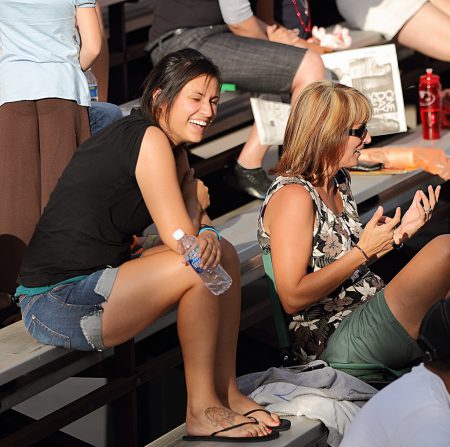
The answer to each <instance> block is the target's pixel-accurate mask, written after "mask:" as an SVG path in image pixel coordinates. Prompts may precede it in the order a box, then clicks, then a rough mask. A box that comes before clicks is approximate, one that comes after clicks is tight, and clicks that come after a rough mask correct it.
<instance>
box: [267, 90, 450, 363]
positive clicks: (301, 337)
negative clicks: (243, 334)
mask: <svg viewBox="0 0 450 447" xmlns="http://www.w3.org/2000/svg"><path fill="white" fill-rule="evenodd" d="M370 117H371V107H370V104H369V102H368V100H367V99H366V98H365V97H364V96H363V95H362V94H361V93H360V92H359V91H357V90H355V89H353V88H350V87H346V86H344V85H340V84H334V83H331V82H327V81H323V82H315V83H313V84H311V85H310V86H308V87H307V88H306V89H305V90H304V91H303V92H302V93H301V95H300V97H299V99H298V101H297V103H296V104H295V106H294V107H293V109H292V112H291V116H290V118H289V122H288V125H287V129H286V135H285V144H284V147H285V151H284V153H283V155H282V157H281V159H280V161H279V163H278V166H277V173H278V174H279V176H278V177H277V178H276V180H275V181H274V182H273V184H272V186H271V187H270V189H269V191H268V194H267V197H266V199H265V201H264V203H263V206H262V208H261V214H260V218H259V223H258V238H259V243H260V245H261V247H262V249H263V251H264V252H265V253H270V254H271V257H272V262H273V268H274V274H275V280H276V286H277V289H278V293H279V296H280V300H281V303H282V305H283V307H284V309H285V311H286V312H287V313H288V314H290V315H292V322H291V324H290V330H291V335H292V338H293V340H294V347H295V349H296V352H297V354H298V356H299V357H303V358H307V357H309V358H321V359H324V360H325V361H328V362H333V363H342V364H350V365H352V364H361V363H364V364H377V365H380V364H381V365H384V366H387V367H389V368H392V369H401V368H403V367H404V366H405V365H407V364H408V363H409V362H410V361H412V360H414V359H415V358H417V357H420V355H421V352H420V350H419V348H418V346H417V344H416V342H415V339H416V337H417V331H418V328H419V324H420V321H421V320H422V317H423V316H424V315H425V312H426V311H427V310H428V309H429V307H430V306H431V305H432V304H433V303H434V302H436V301H437V300H438V299H440V298H442V296H445V294H446V293H447V292H448V290H449V288H450V262H449V259H450V237H449V236H448V235H445V236H439V237H438V238H436V239H435V240H433V241H431V242H430V243H429V244H428V245H426V246H425V247H424V248H423V249H422V250H421V251H420V252H419V253H418V254H417V255H416V256H415V257H414V258H413V259H412V260H411V262H410V263H409V264H408V265H407V266H406V267H405V268H404V269H403V270H401V271H400V273H398V274H397V276H396V277H395V278H394V279H393V280H392V281H391V282H390V283H389V284H387V285H385V284H384V283H383V281H382V279H381V278H380V277H378V276H377V275H375V274H374V273H372V272H371V271H370V269H369V268H368V264H369V263H370V262H371V261H373V260H376V259H379V258H380V257H382V256H383V255H384V254H386V253H387V252H389V251H390V250H392V249H393V247H394V246H396V245H400V244H401V243H402V242H404V241H405V240H406V239H408V238H410V237H411V236H413V235H414V234H415V233H416V232H417V231H418V230H419V229H420V227H422V226H423V224H424V223H425V222H426V221H427V220H429V219H430V217H431V214H432V212H433V209H434V207H435V206H436V203H437V201H438V198H439V192H440V187H439V186H438V187H437V188H436V189H433V188H432V187H429V188H428V193H427V194H425V193H424V192H422V191H417V192H416V194H415V196H414V199H413V201H412V204H411V206H410V207H409V209H408V210H407V212H406V213H405V214H404V215H403V217H401V215H400V209H397V210H396V212H395V215H394V217H392V218H388V217H384V216H383V209H382V207H379V208H378V209H377V210H376V212H375V214H374V215H373V217H372V218H371V219H370V221H369V222H368V223H367V225H366V227H365V228H364V229H363V228H362V226H361V223H360V221H359V217H358V212H357V208H356V204H355V200H354V198H353V195H352V192H351V189H350V177H349V175H348V173H347V171H346V169H345V168H348V167H350V166H354V165H355V164H356V163H357V161H358V157H359V155H360V151H361V149H362V148H363V147H364V144H366V143H369V142H370V135H369V133H368V131H367V127H366V123H367V122H368V121H369V119H370ZM425 284H426V287H424V285H425Z"/></svg>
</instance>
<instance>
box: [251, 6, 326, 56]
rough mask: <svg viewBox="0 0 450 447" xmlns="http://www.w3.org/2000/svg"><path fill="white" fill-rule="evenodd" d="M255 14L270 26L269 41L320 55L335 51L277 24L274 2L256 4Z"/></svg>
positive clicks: (268, 30)
mask: <svg viewBox="0 0 450 447" xmlns="http://www.w3.org/2000/svg"><path fill="white" fill-rule="evenodd" d="M255 14H256V16H257V17H258V18H259V19H260V20H262V21H263V22H264V23H266V24H267V25H269V26H268V28H267V34H268V35H269V40H272V41H274V42H280V43H287V44H289V45H294V46H296V47H297V48H307V49H311V50H314V51H316V52H317V53H319V54H323V53H330V52H332V51H333V49H332V48H328V47H321V46H320V42H318V41H317V40H316V39H314V38H309V39H307V40H305V39H302V38H301V37H299V36H298V31H297V30H292V29H287V28H285V27H284V26H283V24H280V23H277V22H276V20H275V8H274V0H258V2H257V3H256V10H255ZM290 33H295V34H290Z"/></svg>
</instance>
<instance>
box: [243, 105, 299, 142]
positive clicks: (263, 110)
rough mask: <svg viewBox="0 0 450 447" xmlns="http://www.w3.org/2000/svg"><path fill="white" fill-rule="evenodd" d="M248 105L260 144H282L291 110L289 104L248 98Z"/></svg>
mask: <svg viewBox="0 0 450 447" xmlns="http://www.w3.org/2000/svg"><path fill="white" fill-rule="evenodd" d="M250 104H251V106H252V112H253V116H254V118H255V123H256V128H257V130H258V136H259V140H260V142H261V144H264V145H267V146H271V145H278V144H282V143H283V140H284V130H285V129H286V124H287V120H288V117H289V112H290V110H291V106H290V104H285V103H283V102H280V101H272V100H267V99H262V98H250Z"/></svg>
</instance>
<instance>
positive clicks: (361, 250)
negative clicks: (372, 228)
mask: <svg viewBox="0 0 450 447" xmlns="http://www.w3.org/2000/svg"><path fill="white" fill-rule="evenodd" d="M354 247H355V248H357V249H358V250H359V251H360V252H361V253H362V254H363V256H364V257H365V258H366V262H369V260H370V258H369V256H367V253H366V252H365V251H364V250H363V249H362V248H361V247H360V246H359V245H358V244H356V245H355V246H354Z"/></svg>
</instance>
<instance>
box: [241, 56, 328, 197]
mask: <svg viewBox="0 0 450 447" xmlns="http://www.w3.org/2000/svg"><path fill="white" fill-rule="evenodd" d="M324 78H325V68H324V66H323V62H322V59H321V58H320V56H319V55H318V54H317V53H315V52H313V51H311V50H308V51H307V52H306V53H305V56H304V57H303V59H301V61H300V64H299V66H298V69H297V72H296V73H295V76H294V78H293V79H292V85H291V103H293V102H294V101H295V100H296V99H297V97H298V95H299V94H300V92H301V91H302V90H303V88H305V87H306V86H307V85H308V84H310V83H311V82H314V81H317V80H320V79H324ZM267 149H268V146H265V145H263V144H261V143H260V140H259V136H258V131H257V129H256V125H255V124H254V125H253V128H252V131H251V134H250V137H249V139H248V140H247V142H246V143H245V145H244V147H243V148H242V151H241V153H240V154H239V157H238V158H237V162H238V164H239V166H240V167H241V168H244V169H240V171H241V172H245V170H247V171H253V170H255V169H262V168H261V167H262V163H263V159H264V156H265V154H266V152H267ZM265 183H266V187H265V188H264V189H265V190H264V193H263V194H262V195H261V196H259V195H257V194H254V195H256V196H257V197H258V198H264V196H265V193H266V191H267V189H268V187H269V186H270V183H271V182H270V180H269V183H267V182H265ZM261 192H262V191H261Z"/></svg>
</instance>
